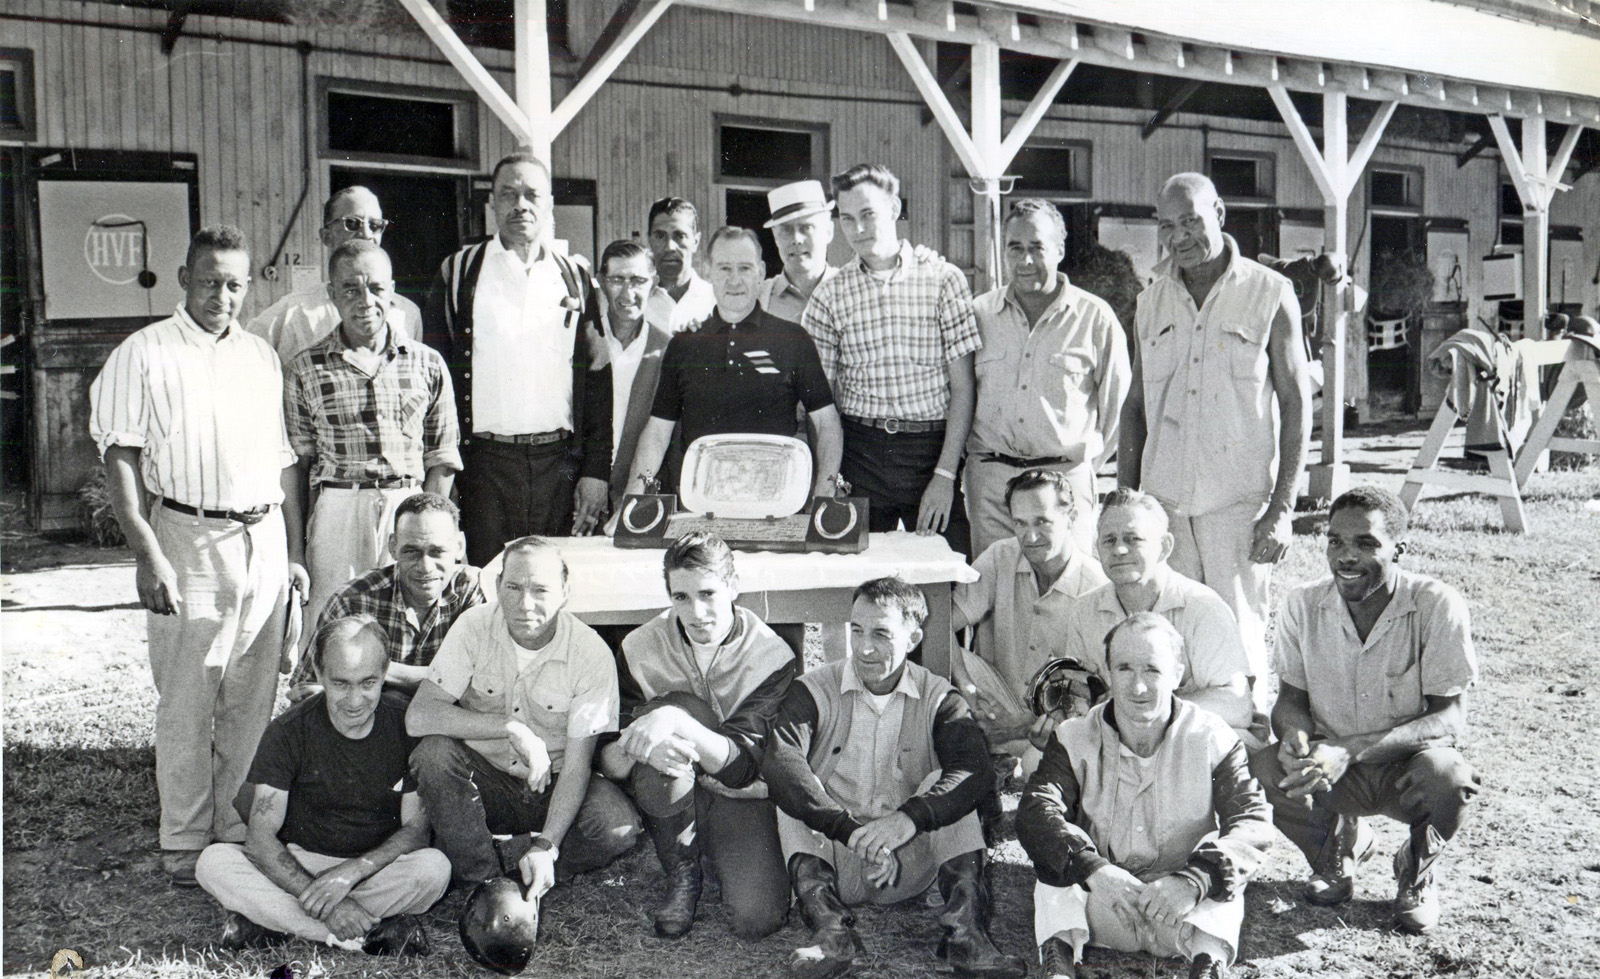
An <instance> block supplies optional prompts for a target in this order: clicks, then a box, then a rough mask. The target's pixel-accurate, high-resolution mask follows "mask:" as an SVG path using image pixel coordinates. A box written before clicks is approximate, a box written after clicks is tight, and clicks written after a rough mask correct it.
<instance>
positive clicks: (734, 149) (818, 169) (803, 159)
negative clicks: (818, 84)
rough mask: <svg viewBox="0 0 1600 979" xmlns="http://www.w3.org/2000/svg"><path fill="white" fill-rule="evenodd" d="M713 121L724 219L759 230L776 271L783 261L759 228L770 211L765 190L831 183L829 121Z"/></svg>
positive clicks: (733, 118) (769, 262)
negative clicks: (801, 183) (801, 182)
mask: <svg viewBox="0 0 1600 979" xmlns="http://www.w3.org/2000/svg"><path fill="white" fill-rule="evenodd" d="M715 124H716V130H715V132H716V144H715V150H716V154H717V183H718V184H719V185H720V186H721V188H722V220H723V223H724V224H732V225H738V226H739V227H744V228H750V229H751V230H753V231H755V233H756V236H757V237H759V238H760V239H761V251H762V258H763V259H764V260H765V261H766V263H767V269H768V271H770V272H776V271H777V270H778V268H779V266H781V265H782V264H783V260H782V258H781V257H780V256H779V254H778V246H777V243H776V242H775V241H774V240H773V237H772V232H771V231H768V230H767V229H765V228H763V227H762V226H761V225H762V224H764V223H765V222H766V220H767V218H768V217H769V216H770V213H771V212H770V211H769V210H768V208H767V191H769V190H771V189H772V188H774V187H778V186H781V185H783V184H787V183H792V182H793V181H796V180H820V181H822V185H823V187H824V188H826V187H827V185H828V127H827V124H826V123H808V122H782V121H775V120H771V119H750V118H744V117H739V116H718V117H717V118H716V123H715ZM702 230H709V229H702Z"/></svg>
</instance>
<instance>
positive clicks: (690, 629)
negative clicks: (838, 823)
mask: <svg viewBox="0 0 1600 979" xmlns="http://www.w3.org/2000/svg"><path fill="white" fill-rule="evenodd" d="M662 572H663V574H664V575H665V577H666V582H667V593H668V596H669V597H670V598H671V600H672V607H671V608H670V609H669V610H668V611H666V612H663V613H662V614H661V615H658V616H656V617H655V618H654V619H652V620H650V621H649V622H646V623H645V624H644V625H642V626H640V627H639V628H638V629H635V630H634V631H633V632H632V633H630V634H629V635H628V637H627V638H626V639H625V640H623V643H622V658H623V670H622V671H621V673H620V676H619V679H620V681H621V687H622V710H623V715H624V717H631V718H632V721H631V723H629V724H628V725H627V726H626V727H625V728H623V731H622V736H621V738H619V739H618V740H617V741H614V742H612V743H611V744H608V745H606V747H605V748H604V749H602V751H601V753H600V769H601V771H602V772H604V773H605V774H606V775H607V776H608V777H610V778H611V779H612V780H613V781H616V782H620V783H622V784H624V785H627V786H629V788H630V790H631V791H632V793H633V797H634V801H635V802H637V803H638V805H639V809H640V811H641V812H643V814H644V820H645V825H646V826H648V827H649V829H650V835H651V837H652V838H653V839H654V840H655V845H656V855H657V856H658V857H660V858H661V868H662V869H663V870H665V871H666V873H667V884H668V891H667V897H666V900H665V901H664V902H663V903H662V904H661V906H660V907H659V908H657V909H656V912H655V915H654V918H655V929H656V934H658V935H660V936H661V937H663V938H677V937H679V936H681V935H684V934H687V933H688V931H689V928H690V927H691V926H692V925H693V924H694V913H695V905H696V903H697V902H698V901H699V898H700V886H701V858H702V857H704V858H705V860H706V862H707V863H708V864H709V865H710V868H711V869H712V870H713V871H714V872H715V873H716V875H717V878H718V880H720V881H721V883H722V900H723V903H725V904H726V905H728V909H729V911H730V912H731V914H732V916H733V921H732V930H733V933H734V934H735V935H738V936H739V937H740V938H744V939H747V940H750V941H754V940H757V939H760V938H763V937H765V936H767V935H770V934H771V933H772V932H774V931H776V930H778V928H780V927H782V926H783V919H784V917H785V915H786V914H787V913H788V910H789V877H788V874H787V873H786V872H785V870H784V864H783V853H782V850H781V848H780V846H779V844H778V823H777V818H776V811H775V810H774V808H773V805H772V801H771V800H770V799H768V797H767V786H766V783H764V782H762V781H761V780H760V769H761V759H762V756H763V754H764V752H765V749H766V743H767V735H768V733H769V732H770V730H771V728H772V722H773V720H774V719H775V718H776V717H777V713H778V705H779V704H780V703H781V702H782V700H783V697H784V695H785V694H786V693H787V692H788V690H789V684H790V682H791V681H793V680H794V678H795V675H796V674H797V673H798V672H799V662H798V660H797V659H796V657H795V655H794V653H793V651H792V650H790V648H789V646H788V645H787V644H785V643H784V641H783V640H782V639H780V638H778V636H777V634H776V633H774V632H773V631H772V630H771V629H770V628H768V627H767V625H766V623H764V622H762V621H761V620H760V619H759V618H757V617H756V615H755V613H754V612H751V611H750V610H749V609H745V608H737V607H735V606H734V604H733V602H734V599H736V598H737V597H738V596H739V578H738V576H737V574H736V573H735V572H734V566H733V552H732V551H730V550H729V549H728V545H727V544H725V543H723V541H722V539H721V538H719V537H717V536H715V535H713V534H708V533H705V532H704V531H696V532H694V533H691V534H687V535H685V536H683V537H680V538H679V539H678V540H677V541H676V542H675V543H674V544H673V545H672V546H671V547H669V548H667V552H666V557H665V559H664V560H663V561H662Z"/></svg>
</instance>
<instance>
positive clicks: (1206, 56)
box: [1193, 45, 1233, 77]
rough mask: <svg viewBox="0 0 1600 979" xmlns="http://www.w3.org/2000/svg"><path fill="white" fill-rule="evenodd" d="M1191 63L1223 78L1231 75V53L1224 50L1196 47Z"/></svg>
mask: <svg viewBox="0 0 1600 979" xmlns="http://www.w3.org/2000/svg"><path fill="white" fill-rule="evenodd" d="M1193 61H1194V63H1195V64H1197V65H1199V66H1200V67H1202V68H1205V69H1207V70H1208V71H1210V72H1212V73H1214V74H1218V75H1222V76H1224V77H1226V76H1229V75H1232V74H1233V52H1232V51H1229V50H1227V49H1226V48H1211V47H1203V46H1200V45H1196V46H1195V49H1194V57H1193Z"/></svg>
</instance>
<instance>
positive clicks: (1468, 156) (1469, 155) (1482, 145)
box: [1456, 133, 1494, 170]
mask: <svg viewBox="0 0 1600 979" xmlns="http://www.w3.org/2000/svg"><path fill="white" fill-rule="evenodd" d="M1493 142H1494V133H1485V134H1483V135H1482V136H1479V137H1478V141H1477V142H1476V143H1473V144H1472V145H1471V146H1469V147H1467V148H1466V149H1465V150H1463V151H1461V152H1460V153H1457V154H1456V169H1457V170H1460V169H1461V168H1462V167H1464V166H1466V165H1467V164H1468V163H1470V162H1472V160H1473V158H1474V157H1476V156H1477V155H1478V154H1479V153H1482V152H1483V151H1484V150H1486V149H1488V148H1489V144H1491V143H1493Z"/></svg>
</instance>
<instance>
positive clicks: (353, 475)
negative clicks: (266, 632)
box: [283, 239, 461, 616]
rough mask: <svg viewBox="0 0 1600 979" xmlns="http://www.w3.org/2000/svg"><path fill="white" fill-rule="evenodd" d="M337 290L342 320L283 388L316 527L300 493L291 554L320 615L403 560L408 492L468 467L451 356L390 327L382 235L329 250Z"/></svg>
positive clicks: (292, 515) (444, 481) (442, 485)
mask: <svg viewBox="0 0 1600 979" xmlns="http://www.w3.org/2000/svg"><path fill="white" fill-rule="evenodd" d="M328 294H329V297H330V298H331V299H332V300H333V302H334V305H335V306H337V307H338V309H339V319H340V322H339V328H338V329H337V330H334V331H333V332H332V333H330V334H328V336H327V337H325V338H324V339H322V340H321V341H319V342H317V343H315V344H313V345H311V346H310V347H307V348H306V349H305V350H303V351H301V352H300V353H299V355H297V356H296V357H295V359H294V360H293V361H291V362H290V365H289V371H288V378H287V379H286V381H285V384H284V392H283V401H284V418H285V421H286V423H287V426H288V430H289V442H290V444H291V445H292V446H293V447H294V451H295V452H296V454H298V455H299V467H300V470H301V473H302V474H303V476H304V480H305V481H304V482H302V483H301V485H302V486H305V485H307V484H309V488H310V492H311V497H312V501H313V503H312V505H313V510H312V511H311V519H310V521H309V524H308V525H307V527H306V528H305V531H304V533H302V528H301V527H300V520H299V515H300V513H301V512H303V511H302V510H301V508H300V506H298V503H299V500H298V499H297V500H295V501H294V503H295V504H296V505H294V506H288V507H285V511H284V512H285V516H286V518H288V520H289V524H288V526H289V556H290V560H295V561H299V560H301V555H302V554H303V555H304V558H305V560H304V564H305V565H306V569H307V570H308V571H309V572H310V573H311V595H310V600H309V603H308V604H309V608H308V609H307V613H308V614H310V615H313V616H315V615H318V614H320V613H321V611H322V607H323V606H324V605H326V604H327V601H328V598H329V596H331V595H332V594H333V593H334V591H335V590H337V589H338V588H340V587H342V586H343V585H344V583H345V582H347V581H349V580H350V579H351V578H353V577H355V576H357V575H361V574H365V573H366V572H368V571H370V570H372V569H373V568H375V567H378V566H379V565H382V564H387V563H388V562H389V561H390V560H391V559H392V557H393V555H392V554H391V553H390V551H389V539H390V538H389V528H390V527H391V526H392V525H393V522H394V511H395V507H397V506H398V505H399V504H400V503H401V501H403V500H405V499H406V498H407V497H410V496H413V495H415V494H416V493H417V492H419V491H420V490H422V489H427V490H428V491H429V492H432V493H438V494H440V495H441V496H445V495H448V494H449V492H450V484H451V483H452V482H453V481H454V479H455V474H456V473H457V472H459V471H460V469H461V454H460V451H459V450H458V449H457V447H456V443H457V442H458V441H459V433H458V430H457V426H456V409H455V396H454V392H453V390H452V388H451V385H450V374H449V372H448V371H447V370H446V369H445V363H444V358H442V357H440V356H439V354H438V353H436V352H435V351H433V350H432V349H430V348H428V347H426V346H424V345H423V344H422V343H421V342H419V341H416V340H411V339H407V338H405V337H403V336H401V335H399V333H398V331H395V330H392V329H390V326H389V318H390V313H391V310H392V308H393V298H394V273H393V270H392V268H391V266H390V264H389V256H388V255H387V254H385V253H384V251H383V249H382V248H379V247H378V246H377V245H375V244H373V243H372V242H370V241H364V240H360V239H357V240H352V241H348V242H345V243H344V244H342V245H340V246H339V247H338V248H336V249H334V252H333V255H332V256H331V257H330V258H329V259H328ZM296 495H298V494H296Z"/></svg>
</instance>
